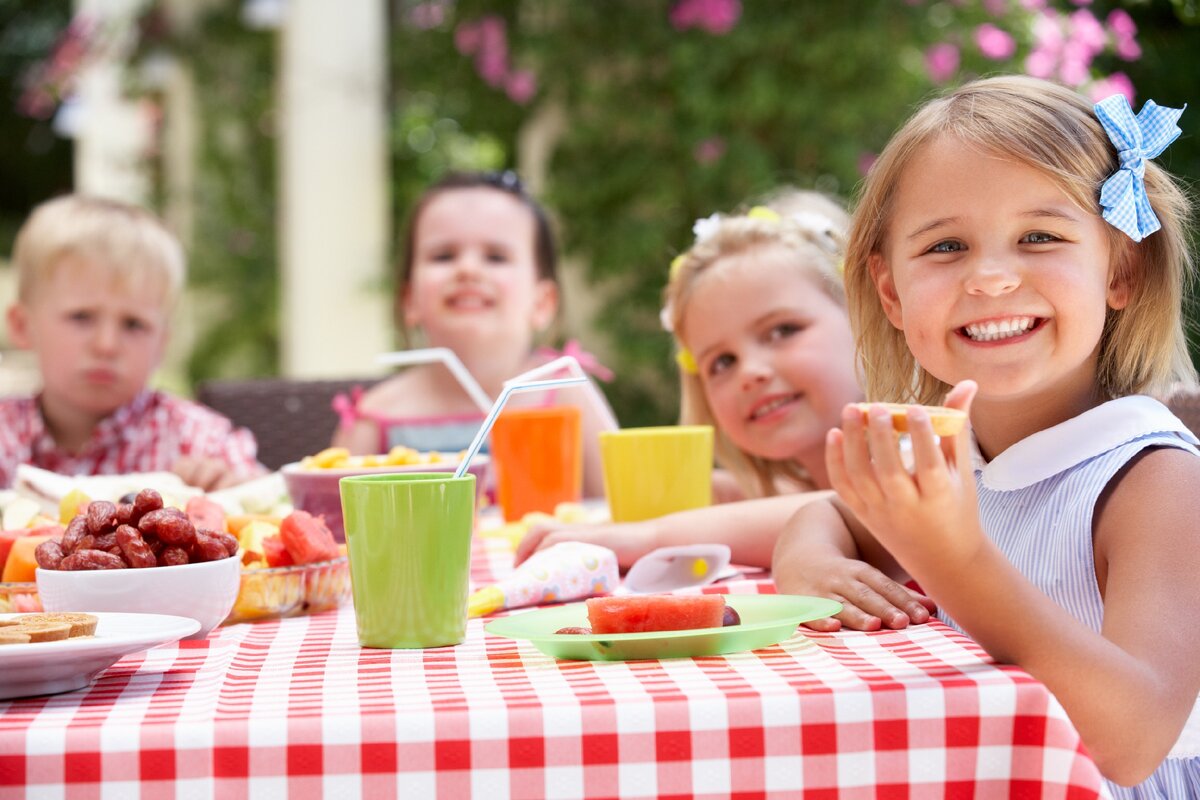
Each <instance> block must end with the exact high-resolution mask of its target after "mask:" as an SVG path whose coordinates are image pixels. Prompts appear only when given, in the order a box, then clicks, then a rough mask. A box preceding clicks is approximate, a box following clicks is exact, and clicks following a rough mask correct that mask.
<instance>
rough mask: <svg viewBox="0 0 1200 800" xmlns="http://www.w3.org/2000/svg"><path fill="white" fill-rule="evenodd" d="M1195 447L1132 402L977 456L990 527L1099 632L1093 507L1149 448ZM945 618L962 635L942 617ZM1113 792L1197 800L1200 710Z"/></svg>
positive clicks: (1171, 423)
mask: <svg viewBox="0 0 1200 800" xmlns="http://www.w3.org/2000/svg"><path fill="white" fill-rule="evenodd" d="M1197 443H1198V441H1197V439H1196V437H1195V436H1193V435H1192V433H1191V432H1190V431H1188V429H1187V427H1186V426H1184V424H1183V423H1182V422H1180V421H1179V420H1178V419H1177V418H1176V417H1175V415H1174V414H1172V413H1171V412H1170V411H1169V410H1167V408H1166V406H1164V405H1162V404H1161V403H1159V402H1158V401H1157V400H1154V399H1152V398H1150V397H1142V396H1135V397H1123V398H1120V399H1117V400H1112V401H1109V402H1107V403H1104V404H1103V405H1100V406H1097V407H1096V408H1093V409H1091V410H1089V411H1086V412H1085V413H1083V414H1080V415H1079V416H1078V417H1075V418H1073V419H1070V420H1067V421H1066V422H1064V423H1062V424H1060V425H1056V426H1054V427H1053V428H1048V429H1046V430H1044V431H1039V432H1038V433H1035V434H1034V435H1032V436H1030V437H1029V438H1027V439H1024V440H1022V441H1020V442H1018V443H1017V444H1015V445H1013V446H1012V447H1010V448H1008V449H1007V450H1005V451H1004V452H1003V453H1001V454H1000V455H998V456H996V458H995V459H993V460H992V461H991V462H990V463H985V462H984V461H983V459H982V457H981V456H980V454H979V451H978V449H977V448H974V452H973V456H974V461H975V486H976V488H977V490H978V493H979V514H980V518H981V519H982V521H983V529H984V530H985V531H986V532H987V535H988V536H989V537H990V538H991V539H992V541H994V542H995V543H996V545H997V546H998V547H999V548H1000V550H1001V551H1003V553H1004V554H1005V556H1007V557H1008V560H1009V561H1011V562H1012V563H1013V564H1014V565H1015V566H1016V567H1017V569H1019V570H1020V571H1021V573H1022V574H1024V575H1025V577H1027V578H1029V580H1031V581H1032V582H1033V583H1034V584H1035V585H1036V586H1037V587H1038V588H1039V589H1041V590H1042V591H1043V592H1045V593H1046V594H1047V595H1048V596H1049V597H1050V599H1052V600H1054V601H1055V602H1056V603H1058V604H1059V605H1060V606H1062V607H1063V608H1065V609H1066V610H1067V611H1069V612H1070V613H1071V614H1072V615H1073V616H1074V617H1076V618H1077V619H1079V620H1080V621H1081V622H1083V623H1084V624H1086V625H1087V626H1088V627H1090V628H1091V629H1092V630H1094V631H1096V632H1099V631H1100V624H1101V621H1102V620H1103V618H1104V604H1103V602H1102V601H1101V599H1100V590H1099V588H1098V587H1097V583H1096V569H1095V560H1094V558H1093V553H1092V513H1093V511H1094V510H1095V507H1096V500H1097V499H1098V498H1099V496H1100V493H1101V492H1102V491H1103V490H1104V487H1105V486H1106V485H1107V484H1108V482H1109V481H1110V480H1111V479H1112V477H1113V476H1114V475H1116V473H1117V472H1118V471H1119V470H1120V469H1121V467H1122V466H1124V465H1125V464H1126V463H1127V462H1128V461H1129V460H1130V459H1131V458H1133V457H1134V456H1135V455H1137V454H1138V453H1139V452H1141V451H1142V450H1144V449H1145V448H1147V447H1177V448H1180V449H1182V450H1187V451H1189V452H1191V453H1195V454H1197V455H1200V450H1198V449H1197V447H1196V445H1197ZM1050 533H1052V534H1053V535H1048V534H1050ZM938 616H939V617H940V618H941V619H942V621H943V622H945V623H947V624H948V625H951V626H953V627H955V628H958V625H957V624H956V623H955V622H954V621H953V620H952V619H950V618H949V617H947V616H946V615H945V614H944V613H943V612H940V611H939V612H938ZM959 630H961V628H959ZM1108 788H1109V791H1110V792H1111V793H1112V796H1113V798H1114V799H1115V800H1126V799H1127V798H1128V799H1130V800H1147V799H1148V798H1172V800H1176V799H1177V798H1200V704H1198V705H1197V708H1195V709H1193V711H1192V716H1191V718H1190V719H1189V720H1188V724H1187V726H1186V727H1185V729H1184V731H1183V734H1182V735H1181V736H1180V738H1179V741H1178V742H1177V743H1176V745H1175V747H1174V748H1173V749H1172V751H1171V754H1170V755H1169V756H1168V757H1167V760H1166V761H1164V762H1163V764H1162V766H1160V767H1159V768H1158V770H1157V771H1155V773H1154V774H1153V775H1151V776H1150V777H1149V778H1148V779H1147V780H1145V781H1144V782H1142V783H1140V784H1138V785H1137V786H1135V787H1133V788H1126V787H1122V786H1118V785H1116V784H1114V783H1109V784H1108Z"/></svg>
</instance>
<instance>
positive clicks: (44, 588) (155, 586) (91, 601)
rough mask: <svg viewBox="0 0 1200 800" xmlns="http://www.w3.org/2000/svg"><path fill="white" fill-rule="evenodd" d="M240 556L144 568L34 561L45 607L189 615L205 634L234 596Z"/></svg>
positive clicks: (198, 635) (221, 618)
mask: <svg viewBox="0 0 1200 800" xmlns="http://www.w3.org/2000/svg"><path fill="white" fill-rule="evenodd" d="M241 573H242V560H241V559H240V558H238V557H237V556H230V557H229V558H222V559H221V560H220V561H202V562H200V563H198V564H180V565H178V566H173V567H146V568H144V569H97V570H58V569H42V568H41V567H38V569H37V572H36V575H37V587H38V595H39V596H40V597H41V599H42V607H43V608H44V609H45V610H47V611H125V612H130V613H137V614H173V615H175V616H177V617H191V618H192V619H194V620H196V621H197V622H199V623H200V630H198V631H196V632H195V633H194V634H192V635H191V636H189V637H187V638H189V639H203V638H204V637H205V636H207V635H208V632H209V631H211V630H212V629H213V628H215V627H217V626H218V625H220V624H221V623H222V622H223V621H224V620H225V618H226V617H227V616H229V611H230V609H232V608H233V603H234V601H235V600H236V599H237V596H238V587H239V586H240V585H241Z"/></svg>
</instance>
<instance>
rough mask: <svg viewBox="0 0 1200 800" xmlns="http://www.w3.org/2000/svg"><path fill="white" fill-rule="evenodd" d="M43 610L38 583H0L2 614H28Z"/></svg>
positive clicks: (0, 607) (0, 612)
mask: <svg viewBox="0 0 1200 800" xmlns="http://www.w3.org/2000/svg"><path fill="white" fill-rule="evenodd" d="M43 610H44V609H43V608H42V600H41V598H40V597H39V596H38V590H37V584H36V583H34V582H32V581H30V582H28V583H11V582H10V583H0V614H9V613H12V614H26V613H29V612H31V611H43Z"/></svg>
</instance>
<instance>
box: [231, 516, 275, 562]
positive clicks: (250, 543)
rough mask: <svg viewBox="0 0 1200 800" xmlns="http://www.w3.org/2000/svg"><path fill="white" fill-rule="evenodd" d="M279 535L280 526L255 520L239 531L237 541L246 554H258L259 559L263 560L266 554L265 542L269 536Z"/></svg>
mask: <svg viewBox="0 0 1200 800" xmlns="http://www.w3.org/2000/svg"><path fill="white" fill-rule="evenodd" d="M278 535H279V526H278V525H272V524H271V523H270V522H265V521H263V520H254V521H253V522H251V523H250V524H249V525H245V526H243V527H242V528H241V529H239V531H238V534H237V540H238V544H239V545H241V548H242V550H243V551H244V552H247V553H257V554H258V557H259V558H261V557H262V555H263V552H264V549H263V540H265V539H266V538H267V537H269V536H278Z"/></svg>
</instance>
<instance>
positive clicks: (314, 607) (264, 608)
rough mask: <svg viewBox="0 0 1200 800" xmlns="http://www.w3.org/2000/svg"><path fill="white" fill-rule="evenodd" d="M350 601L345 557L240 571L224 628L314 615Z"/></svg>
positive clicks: (347, 563) (348, 563) (347, 567)
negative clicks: (239, 582)
mask: <svg viewBox="0 0 1200 800" xmlns="http://www.w3.org/2000/svg"><path fill="white" fill-rule="evenodd" d="M349 598H350V562H349V561H348V560H347V559H346V557H345V556H339V557H338V558H335V559H333V560H331V561H318V562H316V563H314V564H301V565H299V566H293V567H270V568H267V569H248V570H243V571H242V585H241V589H240V590H239V591H238V597H237V600H236V601H234V604H233V610H232V611H231V612H230V613H229V616H228V617H227V618H226V619H225V623H224V624H226V625H232V624H233V623H235V622H254V621H255V620H262V619H278V618H281V617H294V616H298V615H301V614H316V613H318V612H320V611H329V610H331V609H335V608H337V607H338V606H340V605H342V603H344V602H346V601H347V600H348V599H349Z"/></svg>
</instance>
